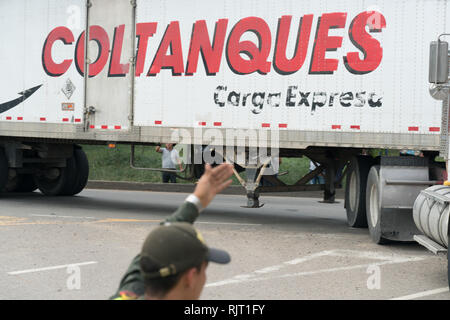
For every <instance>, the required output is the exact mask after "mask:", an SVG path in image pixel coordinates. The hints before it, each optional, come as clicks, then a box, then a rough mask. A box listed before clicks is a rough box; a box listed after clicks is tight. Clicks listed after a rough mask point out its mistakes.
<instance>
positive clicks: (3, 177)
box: [0, 148, 9, 190]
mask: <svg viewBox="0 0 450 320" xmlns="http://www.w3.org/2000/svg"><path fill="white" fill-rule="evenodd" d="M8 169H9V166H8V159H7V158H6V154H5V150H3V148H0V190H3V189H4V188H5V187H6V184H7V183H8Z"/></svg>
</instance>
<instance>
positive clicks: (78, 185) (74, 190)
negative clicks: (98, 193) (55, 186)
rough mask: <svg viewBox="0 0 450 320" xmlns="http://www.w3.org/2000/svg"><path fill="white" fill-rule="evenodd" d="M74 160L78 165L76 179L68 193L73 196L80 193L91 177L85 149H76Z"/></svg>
mask: <svg viewBox="0 0 450 320" xmlns="http://www.w3.org/2000/svg"><path fill="white" fill-rule="evenodd" d="M73 156H74V160H75V165H76V176H75V181H74V183H73V185H72V187H71V188H70V190H69V191H68V192H67V194H66V195H69V196H73V195H76V194H78V193H80V192H81V191H82V190H83V189H84V187H86V184H87V182H88V178H89V161H88V158H87V156H86V153H84V151H83V149H81V148H75V149H74V154H73Z"/></svg>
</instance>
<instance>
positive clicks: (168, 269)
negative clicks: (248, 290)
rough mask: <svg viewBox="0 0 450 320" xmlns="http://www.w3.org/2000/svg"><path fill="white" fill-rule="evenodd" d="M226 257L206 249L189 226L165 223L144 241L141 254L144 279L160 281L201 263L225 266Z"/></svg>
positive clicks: (196, 233) (202, 240) (227, 259)
mask: <svg viewBox="0 0 450 320" xmlns="http://www.w3.org/2000/svg"><path fill="white" fill-rule="evenodd" d="M230 260H231V259H230V255H229V254H228V253H227V252H226V251H223V250H219V249H213V248H209V247H208V246H207V245H206V243H205V240H204V239H203V237H202V235H201V234H200V232H198V231H197V230H195V228H194V227H193V226H192V225H191V224H190V223H185V222H176V223H166V224H164V225H162V226H160V227H158V228H156V229H155V230H153V231H152V232H150V234H149V235H148V236H147V238H146V239H145V242H144V245H143V246H142V250H141V272H142V275H143V277H144V279H155V278H164V277H168V276H172V275H175V274H179V273H180V272H183V271H186V270H187V269H189V268H193V267H196V266H199V265H200V264H201V263H202V262H204V261H210V262H216V263H220V264H226V263H229V262H230Z"/></svg>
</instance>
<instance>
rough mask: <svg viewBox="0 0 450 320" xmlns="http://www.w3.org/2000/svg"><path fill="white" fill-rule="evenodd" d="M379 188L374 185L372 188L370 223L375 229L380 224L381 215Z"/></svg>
mask: <svg viewBox="0 0 450 320" xmlns="http://www.w3.org/2000/svg"><path fill="white" fill-rule="evenodd" d="M378 199H379V197H378V188H377V185H376V184H373V185H372V187H371V188H370V222H371V223H372V226H373V227H375V226H376V225H377V223H378V217H379V215H380V209H379V207H378V203H379V201H378Z"/></svg>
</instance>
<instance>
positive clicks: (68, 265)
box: [8, 261, 98, 276]
mask: <svg viewBox="0 0 450 320" xmlns="http://www.w3.org/2000/svg"><path fill="white" fill-rule="evenodd" d="M95 263H98V262H97V261H88V262H80V263H71V264H64V265H60V266H53V267H45V268H38V269H27V270H21V271H12V272H8V274H9V275H11V276H15V275H18V274H24V273H32V272H40V271H48V270H56V269H63V268H67V267H71V266H85V265H89V264H95Z"/></svg>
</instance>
